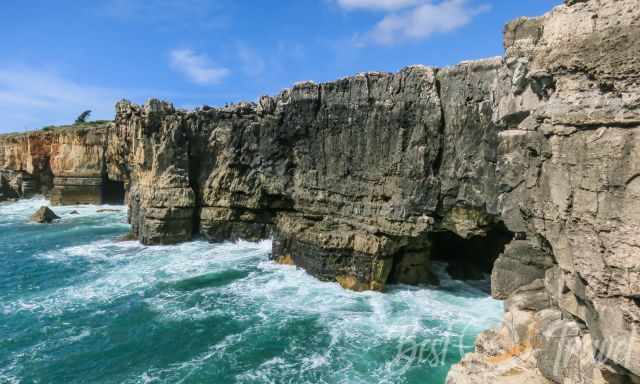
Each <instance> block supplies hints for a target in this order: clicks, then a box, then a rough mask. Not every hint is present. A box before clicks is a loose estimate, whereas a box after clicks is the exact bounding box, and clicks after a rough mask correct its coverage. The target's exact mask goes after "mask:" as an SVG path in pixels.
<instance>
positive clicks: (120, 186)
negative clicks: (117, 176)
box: [102, 178, 125, 205]
mask: <svg viewBox="0 0 640 384" xmlns="http://www.w3.org/2000/svg"><path fill="white" fill-rule="evenodd" d="M124 197H125V188H124V182H122V181H114V180H109V179H108V178H107V179H105V180H104V182H103V184H102V203H103V204H114V205H122V204H124Z"/></svg>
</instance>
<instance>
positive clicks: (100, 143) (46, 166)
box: [0, 122, 111, 205]
mask: <svg viewBox="0 0 640 384" xmlns="http://www.w3.org/2000/svg"><path fill="white" fill-rule="evenodd" d="M110 125H111V123H108V122H107V123H94V124H85V125H79V126H70V127H58V128H55V129H47V130H46V131H40V132H30V133H27V134H9V135H0V193H1V194H2V196H3V197H4V198H19V197H29V196H32V195H34V194H45V195H48V196H50V198H51V202H52V203H53V204H58V205H63V204H101V203H102V202H104V201H105V198H104V188H103V184H104V183H105V182H106V181H107V178H106V173H105V164H106V162H105V154H104V152H105V150H106V145H107V137H108V129H109V127H110Z"/></svg>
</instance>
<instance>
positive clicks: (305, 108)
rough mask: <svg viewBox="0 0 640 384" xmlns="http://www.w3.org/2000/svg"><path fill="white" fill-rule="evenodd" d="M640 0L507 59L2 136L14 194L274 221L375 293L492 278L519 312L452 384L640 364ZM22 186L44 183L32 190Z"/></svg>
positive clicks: (187, 231)
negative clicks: (447, 278) (441, 278)
mask: <svg viewBox="0 0 640 384" xmlns="http://www.w3.org/2000/svg"><path fill="white" fill-rule="evenodd" d="M639 20H640V8H638V7H637V1H635V0H618V1H615V0H587V1H567V2H566V4H565V5H563V6H559V7H557V8H556V9H554V10H553V11H551V12H550V13H548V14H547V15H545V16H542V17H539V18H533V19H527V18H522V19H519V20H516V21H514V22H512V23H510V24H509V25H508V26H507V28H506V31H505V48H506V53H505V56H504V57H502V58H494V59H488V60H481V61H475V62H465V63H462V64H460V65H457V66H454V67H450V68H445V69H436V68H428V67H421V66H415V67H409V68H405V69H403V70H402V71H400V72H399V73H397V74H387V73H366V74H360V75H357V76H354V77H349V78H345V79H342V80H338V81H335V82H330V83H324V84H314V83H308V82H307V83H301V84H298V85H296V86H294V87H293V88H291V89H290V90H286V91H284V92H283V93H281V94H280V95H278V96H275V97H263V98H261V99H260V100H259V102H258V103H256V104H248V103H242V104H237V105H232V106H228V107H225V108H208V107H204V108H202V109H199V110H196V111H192V112H186V111H181V110H176V109H175V108H174V107H173V106H172V105H171V104H168V103H165V102H161V101H157V100H151V101H149V102H148V103H146V104H145V105H144V106H138V105H134V104H132V103H129V102H121V103H119V104H118V105H117V113H116V119H115V122H114V123H113V124H110V125H107V126H101V127H97V128H91V129H81V130H77V131H69V130H60V131H58V130H54V131H51V132H46V133H33V134H28V135H13V136H3V137H2V138H0V168H2V169H3V171H2V174H1V175H0V188H2V189H1V192H2V194H3V195H5V194H6V195H11V194H14V195H15V196H23V195H26V194H27V193H26V192H25V190H30V191H32V192H33V191H37V190H42V191H44V192H47V193H49V194H50V195H51V197H52V201H53V202H55V203H61V204H65V203H75V202H95V201H101V202H102V201H104V200H105V199H107V198H114V199H118V198H120V199H122V198H123V194H124V191H125V190H126V192H127V202H128V205H129V217H130V221H131V224H132V230H133V235H134V236H136V237H137V238H139V239H140V240H141V241H142V242H144V243H148V244H157V243H174V242H179V241H186V240H189V239H191V237H192V236H193V235H194V234H196V233H198V234H201V235H203V236H205V237H206V238H208V239H210V240H212V241H220V240H229V239H237V238H243V239H249V240H255V239H261V238H265V237H270V236H272V237H273V238H274V242H273V244H274V245H273V258H274V259H275V260H277V261H279V262H281V263H287V264H295V265H298V266H300V267H302V268H304V269H305V270H307V271H308V272H309V273H311V274H313V275H315V276H317V277H319V278H321V279H324V280H335V281H338V282H340V283H341V284H342V285H343V286H345V287H348V288H351V289H357V290H365V289H375V290H382V289H383V288H384V286H385V284H388V283H391V282H396V283H407V284H420V283H432V282H435V277H434V275H433V273H432V271H431V268H430V263H431V261H432V260H434V259H444V260H446V261H448V262H449V263H450V272H451V273H452V274H454V275H456V276H461V277H476V276H481V275H482V274H483V273H485V272H486V273H488V272H490V271H492V293H493V295H494V297H496V298H499V299H504V300H506V302H505V303H506V305H505V309H506V313H505V323H504V326H503V327H502V328H500V329H497V330H491V331H487V332H485V333H484V334H482V335H481V336H480V337H479V338H478V343H477V348H476V352H475V353H472V354H469V355H468V356H467V357H465V359H464V360H463V361H462V362H461V363H460V364H459V365H457V366H456V367H454V369H453V370H452V372H451V374H450V376H449V383H467V382H469V383H478V382H492V383H493V382H521V381H523V380H531V381H533V382H541V383H542V382H549V381H551V382H558V383H559V382H571V383H582V382H584V383H591V382H606V383H625V382H638V380H640V379H639V377H640V363H639V362H640V359H638V356H640V299H639V298H640V237H638V231H639V230H640V204H639V199H640V75H639V73H640V25H639V23H640V21H639ZM25 182H26V184H25Z"/></svg>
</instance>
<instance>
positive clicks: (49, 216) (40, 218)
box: [31, 206, 60, 224]
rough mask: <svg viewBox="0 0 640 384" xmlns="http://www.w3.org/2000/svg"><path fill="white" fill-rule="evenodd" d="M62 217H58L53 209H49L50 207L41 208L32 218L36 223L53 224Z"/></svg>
mask: <svg viewBox="0 0 640 384" xmlns="http://www.w3.org/2000/svg"><path fill="white" fill-rule="evenodd" d="M59 218H60V217H59V216H58V215H56V214H55V213H54V212H53V211H52V210H51V209H49V207H44V206H43V207H40V209H38V210H37V211H36V213H34V214H33V215H32V216H31V222H34V223H40V224H48V223H51V222H52V221H54V220H57V219H59Z"/></svg>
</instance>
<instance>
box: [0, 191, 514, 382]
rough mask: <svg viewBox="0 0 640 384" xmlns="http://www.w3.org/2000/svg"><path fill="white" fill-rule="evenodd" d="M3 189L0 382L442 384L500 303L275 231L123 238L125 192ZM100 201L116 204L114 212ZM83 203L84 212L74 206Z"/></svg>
mask: <svg viewBox="0 0 640 384" xmlns="http://www.w3.org/2000/svg"><path fill="white" fill-rule="evenodd" d="M43 205H49V202H48V201H47V200H45V199H44V198H33V199H27V200H20V201H18V202H11V203H2V204H0V383H2V384H5V383H6V384H9V383H43V384H45V383H46V384H49V383H52V384H57V383H60V384H72V383H158V384H160V383H185V384H186V383H214V384H217V383H220V384H226V383H245V384H249V383H256V384H257V383H261V384H262V383H274V384H281V383H291V384H303V383H310V384H311V383H313V384H318V383H327V384H329V383H331V384H332V383H343V384H351V383H367V384H370V383H394V384H395V383H407V384H408V383H412V384H413V383H416V384H417V383H420V384H425V383H427V384H428V383H444V382H445V378H446V374H447V371H448V370H449V368H450V367H451V365H452V364H455V363H456V362H458V361H459V360H460V359H461V356H462V354H464V353H466V352H470V351H472V350H473V342H474V339H475V338H476V336H477V335H478V334H479V333H480V332H481V331H483V330H485V329H487V328H491V327H495V326H497V325H498V324H499V323H500V320H501V316H502V311H503V310H502V304H501V302H499V301H496V300H493V299H492V298H491V297H490V296H489V294H488V293H486V290H484V289H482V287H480V286H479V285H478V284H477V282H474V283H469V282H463V281H457V280H453V279H451V278H450V277H448V276H447V275H446V272H444V270H445V265H437V268H438V273H439V275H440V279H441V285H440V286H438V287H433V286H424V287H411V286H391V287H389V289H388V290H387V291H386V292H385V293H379V292H364V293H356V292H351V291H347V290H344V289H342V288H341V287H340V286H339V285H338V284H336V283H332V282H322V281H319V280H317V279H315V278H314V277H312V276H310V275H308V274H307V273H305V271H304V270H301V269H299V268H296V267H293V266H283V265H277V264H275V263H273V262H272V261H270V260H269V254H270V252H271V241H261V242H258V243H252V242H245V241H239V242H226V243H217V244H214V243H209V242H207V241H204V240H198V239H196V240H194V241H192V242H188V243H183V244H179V245H172V246H145V245H141V244H140V243H138V242H136V241H121V240H120V239H121V238H122V237H123V235H125V234H127V232H128V231H129V228H130V227H129V224H127V220H126V217H127V211H126V207H124V206H88V205H84V206H67V207H54V208H53V209H54V211H55V212H56V213H57V214H58V215H59V216H60V217H61V219H60V220H58V221H56V222H54V223H53V224H32V223H28V220H29V217H30V216H31V214H33V213H34V212H35V211H36V210H37V209H38V208H39V207H40V206H43ZM105 209H106V211H105ZM74 211H75V212H74Z"/></svg>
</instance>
